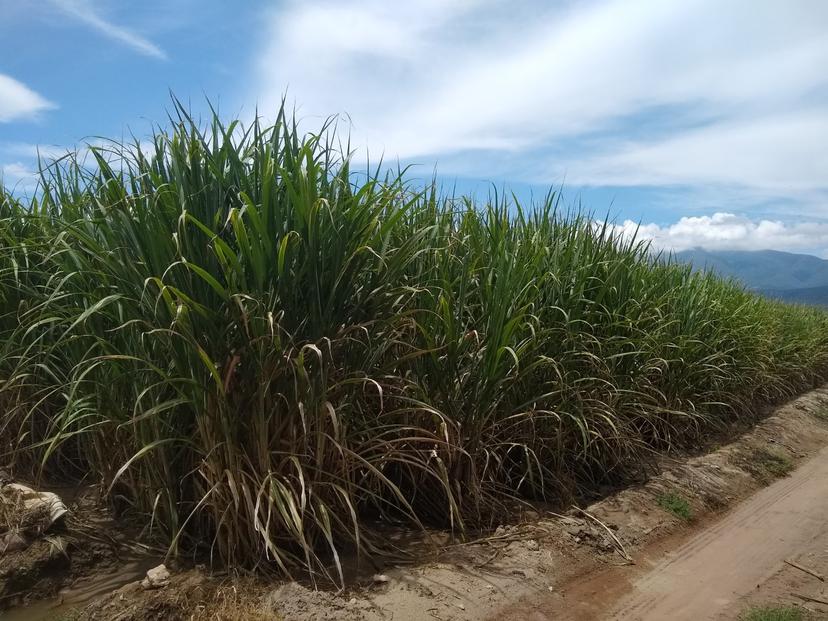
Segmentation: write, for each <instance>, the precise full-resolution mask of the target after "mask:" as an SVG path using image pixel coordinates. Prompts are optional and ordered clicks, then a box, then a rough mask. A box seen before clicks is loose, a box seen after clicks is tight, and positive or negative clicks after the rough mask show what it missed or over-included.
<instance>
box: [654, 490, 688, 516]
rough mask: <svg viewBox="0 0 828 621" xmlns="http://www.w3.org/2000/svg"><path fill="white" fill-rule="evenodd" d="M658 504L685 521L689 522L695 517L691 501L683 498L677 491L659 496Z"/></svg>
mask: <svg viewBox="0 0 828 621" xmlns="http://www.w3.org/2000/svg"><path fill="white" fill-rule="evenodd" d="M658 506H659V507H661V508H662V509H664V510H665V511H667V512H669V513H672V514H673V515H675V516H676V517H677V518H679V519H682V520H684V521H685V522H689V521H690V520H691V519H692V517H693V511H692V510H691V508H690V503H689V502H687V499H686V498H683V497H682V496H680V495H679V494H677V493H675V492H670V493H668V494H662V495H661V496H659V497H658Z"/></svg>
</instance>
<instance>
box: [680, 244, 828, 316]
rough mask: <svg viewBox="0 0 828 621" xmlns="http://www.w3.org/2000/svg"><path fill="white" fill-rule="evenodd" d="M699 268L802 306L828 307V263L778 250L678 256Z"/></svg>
mask: <svg viewBox="0 0 828 621" xmlns="http://www.w3.org/2000/svg"><path fill="white" fill-rule="evenodd" d="M675 256H676V258H677V259H678V260H679V261H683V262H686V263H691V264H692V265H693V266H694V267H695V268H696V269H707V270H712V271H714V272H716V273H718V274H721V275H722V276H727V277H732V278H736V279H737V280H740V281H742V282H743V283H744V284H745V286H747V287H748V288H749V289H754V290H756V291H757V292H759V293H762V294H763V295H767V296H769V297H773V298H778V299H782V300H786V301H790V302H799V303H802V304H819V305H825V306H828V261H826V260H825V259H820V258H819V257H815V256H812V255H809V254H794V253H791V252H779V251H778V250H757V251H752V252H751V251H743V250H704V249H702V248H694V249H692V250H684V251H682V252H678V253H676V255H675Z"/></svg>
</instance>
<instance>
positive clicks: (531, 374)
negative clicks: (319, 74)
mask: <svg viewBox="0 0 828 621" xmlns="http://www.w3.org/2000/svg"><path fill="white" fill-rule="evenodd" d="M333 130H334V128H333V126H332V125H331V124H327V125H325V126H324V127H323V128H322V130H321V131H320V132H319V133H317V134H309V135H303V134H302V133H301V132H300V131H299V130H298V129H297V126H296V124H295V123H294V122H293V121H291V119H290V118H289V117H287V116H286V115H285V114H284V112H281V113H280V114H279V116H278V119H277V121H276V122H275V124H273V125H272V126H266V125H264V124H263V123H261V122H259V121H254V122H253V123H252V124H251V125H250V126H248V127H243V126H242V125H241V124H239V123H237V122H233V123H230V124H229V125H224V124H222V123H221V122H220V120H219V119H218V118H217V117H214V118H213V119H212V121H211V122H210V123H209V124H208V125H207V126H202V125H200V124H198V123H196V122H194V121H193V120H192V119H191V118H190V116H188V114H187V113H186V111H185V110H183V109H182V108H181V107H179V106H176V108H175V113H174V115H173V116H172V119H171V122H170V126H169V129H167V130H160V129H159V130H158V131H157V133H155V135H154V136H153V137H152V139H151V141H150V142H149V143H146V144H139V143H134V144H117V143H111V144H109V145H108V146H99V147H94V148H90V149H89V155H88V157H87V158H86V160H82V159H80V158H79V156H78V155H72V154H69V155H67V156H66V157H65V158H62V159H61V160H59V161H56V162H54V163H52V164H51V165H49V166H47V167H44V169H43V171H42V173H41V180H40V185H39V188H38V189H37V191H35V192H33V193H32V196H31V197H30V198H27V199H25V200H23V199H20V198H15V197H14V196H12V195H11V194H9V193H8V192H4V193H3V194H2V197H0V447H2V448H0V453H1V454H2V461H3V462H5V463H4V465H6V466H8V467H11V468H13V469H14V470H15V471H17V472H19V473H25V474H28V475H36V476H46V477H49V478H52V479H54V478H64V479H73V480H85V481H88V482H94V483H101V484H103V486H104V489H106V490H107V492H108V496H109V498H110V499H111V502H112V503H113V505H114V506H115V507H116V508H117V509H118V510H122V511H127V510H128V511H130V512H132V513H133V514H136V515H139V516H144V517H145V521H146V524H147V525H148V528H150V529H152V531H153V533H154V534H155V535H156V536H161V537H164V538H165V539H166V541H167V542H168V543H169V545H170V550H171V553H174V554H191V555H198V556H202V557H203V556H204V555H209V557H210V558H212V559H213V560H214V561H215V562H221V563H226V564H231V565H241V566H246V567H257V566H259V567H275V568H277V569H280V570H282V571H283V572H285V573H289V572H291V571H294V570H296V569H297V568H304V569H305V570H308V571H310V572H311V574H312V575H319V574H321V575H324V576H326V577H328V578H330V579H333V580H337V581H341V580H342V576H341V570H340V567H341V563H340V556H339V555H340V554H341V553H343V551H346V552H348V553H349V554H350V553H353V552H357V553H367V554H371V553H372V552H374V551H376V550H378V549H379V548H380V547H381V546H382V540H381V538H379V537H377V536H376V535H375V533H376V525H377V524H379V523H382V522H386V523H389V522H391V523H402V524H409V525H413V526H415V527H420V526H423V525H425V524H431V525H437V526H440V527H445V528H449V529H452V530H454V531H455V532H458V533H462V532H463V531H464V530H466V529H472V528H479V527H485V526H487V525H489V524H492V523H493V522H494V521H496V520H499V519H502V518H503V517H504V515H505V514H506V513H507V512H508V511H510V510H511V508H512V507H513V506H514V502H513V501H514V499H516V498H524V499H535V500H543V499H546V500H555V499H557V498H562V497H565V496H568V495H571V494H574V493H577V492H578V491H579V490H583V489H587V488H590V487H594V486H597V485H600V484H604V483H608V482H612V481H617V480H619V479H620V478H621V477H623V476H624V475H625V474H627V473H629V472H630V470H631V469H635V468H636V467H637V466H638V465H640V464H641V463H642V462H643V461H645V460H646V459H647V458H648V456H649V455H650V454H651V453H653V452H654V451H660V450H669V449H670V448H672V447H681V446H688V445H692V444H693V443H695V442H697V441H698V440H699V439H700V438H701V436H702V435H703V434H704V433H705V432H706V431H708V430H710V429H711V428H715V427H716V426H719V425H724V424H727V423H729V422H732V421H734V420H736V419H738V418H740V417H745V416H749V415H750V413H751V412H752V411H753V409H754V408H755V406H756V405H757V404H764V403H768V402H773V401H775V400H778V399H782V398H784V397H787V396H790V395H793V394H795V393H796V392H798V391H802V390H804V389H806V388H808V387H811V386H813V385H815V383H817V382H820V381H823V380H825V379H826V377H828V314H826V313H823V312H821V311H818V310H814V309H808V308H805V307H794V306H787V305H783V304H781V303H777V302H772V301H768V300H765V299H762V298H759V297H757V296H755V295H753V294H751V293H748V292H746V291H745V290H743V289H742V288H740V287H739V286H737V285H736V284H734V283H731V282H727V281H723V280H720V279H718V278H716V277H714V276H712V275H709V274H696V273H693V272H692V271H691V270H690V268H688V267H686V266H682V265H676V264H672V263H670V262H664V261H662V260H660V259H659V258H657V257H654V256H652V255H651V253H650V252H649V251H648V248H647V247H646V245H645V244H642V243H639V242H637V241H635V240H631V239H628V238H621V237H618V236H617V235H615V234H614V232H613V229H612V227H609V226H601V225H596V224H595V222H594V221H593V220H592V219H591V218H589V217H586V216H584V215H579V214H569V215H567V214H564V213H562V212H561V211H560V210H559V208H558V201H557V197H556V196H555V195H554V194H550V195H549V196H548V197H547V198H546V199H545V200H544V201H541V202H540V203H539V204H533V205H525V206H522V205H519V204H518V203H517V201H515V200H514V199H508V200H507V199H505V198H503V197H501V196H498V195H496V194H493V195H492V196H491V197H490V198H489V199H488V200H487V201H484V202H480V203H475V202H474V201H472V200H471V199H469V198H459V199H458V198H454V197H448V196H443V195H441V193H440V190H439V188H437V187H435V186H434V185H431V186H427V187H425V188H417V187H414V186H412V185H411V184H410V183H409V182H407V180H406V178H405V175H404V174H402V173H395V174H384V173H381V172H379V171H375V172H368V173H367V174H365V173H364V171H363V170H360V171H359V174H358V175H356V174H353V173H352V171H351V168H350V166H349V162H348V158H347V153H345V152H343V150H342V149H340V148H339V147H337V146H336V145H338V144H339V143H337V142H335V134H334V131H333Z"/></svg>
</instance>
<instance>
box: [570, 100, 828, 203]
mask: <svg viewBox="0 0 828 621" xmlns="http://www.w3.org/2000/svg"><path fill="white" fill-rule="evenodd" d="M826 145H828V112H826V110H824V109H820V108H813V109H810V110H800V111H798V112H797V113H796V114H785V115H778V116H777V115H769V116H766V117H763V118H759V119H748V120H744V121H742V120H727V121H721V122H714V123H711V124H709V125H706V126H703V127H700V128H698V129H688V130H685V131H682V132H681V133H679V134H677V135H671V136H667V137H664V138H660V139H657V140H652V141H641V142H635V143H630V144H625V145H621V146H619V147H615V148H611V149H609V151H610V152H609V153H606V154H600V155H598V156H595V157H593V158H587V159H584V160H581V161H575V162H570V163H569V164H568V165H567V174H566V176H567V179H568V180H569V182H570V183H574V184H578V185H613V186H636V185H657V186H661V185H672V184H684V185H694V184H710V183H713V184H721V185H726V186H727V185H730V186H740V185H741V186H745V187H750V188H755V189H760V190H765V191H767V192H770V193H773V194H776V195H779V196H786V194H787V193H792V194H800V193H804V192H809V191H819V190H822V189H824V188H826V186H828V177H826V175H825V171H828V147H827V146H826Z"/></svg>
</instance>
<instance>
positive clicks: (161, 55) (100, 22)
mask: <svg viewBox="0 0 828 621" xmlns="http://www.w3.org/2000/svg"><path fill="white" fill-rule="evenodd" d="M51 1H52V3H53V4H54V5H55V6H57V7H58V8H59V9H60V10H62V11H63V12H64V13H66V14H67V15H71V16H72V17H74V18H75V19H77V20H79V21H81V22H83V23H84V24H86V25H87V26H90V27H92V28H94V29H95V30H97V31H98V32H100V33H101V34H103V35H104V36H107V37H109V38H110V39H113V40H114V41H118V42H120V43H123V44H124V45H126V46H128V47H131V48H132V49H133V50H135V51H136V52H139V53H141V54H144V55H145V56H150V57H152V58H158V59H161V60H166V58H167V54H166V52H164V50H162V49H161V48H160V47H158V46H157V45H156V44H155V43H153V42H152V41H150V40H149V39H146V38H145V37H142V36H141V35H139V34H136V33H135V32H133V31H131V30H129V29H127V28H124V27H123V26H118V25H116V24H113V23H112V22H111V21H109V20H107V19H105V18H104V17H102V16H101V14H100V13H99V11H98V10H97V9H96V8H95V7H94V6H93V4H92V3H91V2H90V0H51Z"/></svg>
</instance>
